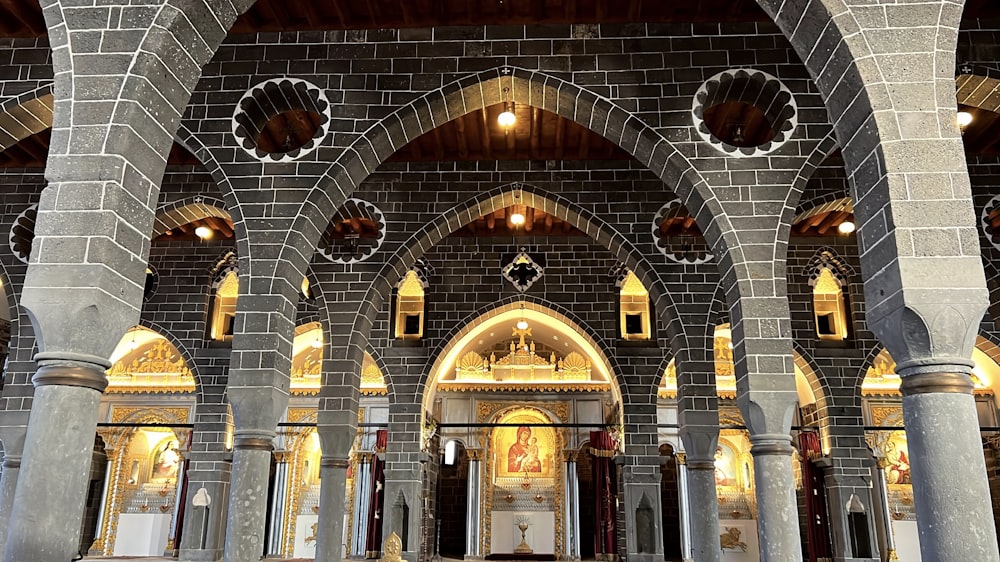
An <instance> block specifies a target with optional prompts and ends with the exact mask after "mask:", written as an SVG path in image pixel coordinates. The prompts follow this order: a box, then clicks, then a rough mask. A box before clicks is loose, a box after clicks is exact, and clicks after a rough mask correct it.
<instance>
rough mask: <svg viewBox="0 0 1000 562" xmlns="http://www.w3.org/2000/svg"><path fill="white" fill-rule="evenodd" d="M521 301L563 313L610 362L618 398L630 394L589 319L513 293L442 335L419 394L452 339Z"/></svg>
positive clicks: (423, 392)
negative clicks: (586, 319)
mask: <svg viewBox="0 0 1000 562" xmlns="http://www.w3.org/2000/svg"><path fill="white" fill-rule="evenodd" d="M522 303H523V304H524V306H525V309H528V310H537V311H543V310H544V311H545V312H547V313H552V312H554V313H556V314H558V315H559V316H561V318H558V319H559V320H560V321H562V322H564V323H567V324H569V325H570V326H571V327H573V328H576V329H578V330H579V332H580V333H581V334H582V335H583V336H584V338H585V339H586V340H587V343H588V345H590V346H591V347H593V348H594V350H595V351H597V352H598V353H599V354H601V356H602V359H603V360H604V361H605V363H606V364H607V367H608V369H609V371H610V372H611V373H612V374H613V375H614V377H615V379H614V384H616V385H617V387H618V389H619V392H617V393H616V394H618V398H620V399H622V400H625V396H627V395H628V394H630V393H629V392H628V385H627V382H626V379H625V378H624V377H622V375H621V372H622V369H621V366H620V365H619V364H618V361H617V360H616V359H615V355H614V353H612V352H611V346H610V345H608V343H607V341H605V340H604V338H602V337H601V335H600V334H598V333H596V332H595V331H594V330H593V329H591V328H590V327H589V326H588V325H587V323H586V322H585V321H584V320H583V319H581V318H580V317H579V316H577V315H576V314H574V313H573V311H571V310H568V309H566V308H565V307H563V306H561V305H559V304H557V303H553V302H551V301H549V300H547V299H543V298H539V297H535V296H532V295H517V296H514V295H511V296H508V297H504V298H503V299H500V300H499V301H497V302H495V303H492V304H489V305H486V306H483V307H481V308H479V309H478V310H476V311H475V312H473V313H472V314H470V315H468V316H467V317H466V318H465V319H463V320H462V321H460V322H458V323H456V325H455V326H454V327H453V328H452V329H451V330H449V331H448V333H447V334H445V335H444V336H442V337H441V342H440V343H439V344H438V347H437V348H435V349H434V351H432V352H431V353H430V354H429V355H428V364H427V368H426V369H424V373H423V374H422V375H421V377H420V382H419V383H417V389H416V395H417V396H420V397H421V398H422V399H426V397H427V396H428V394H427V393H428V391H429V390H430V386H431V385H432V384H433V382H434V381H432V380H431V379H430V377H431V375H433V374H434V373H436V372H437V371H438V363H440V361H441V358H442V357H443V356H444V354H445V353H446V351H447V350H448V349H450V348H451V347H452V342H454V341H455V340H456V339H457V338H460V337H462V336H464V335H466V334H468V333H469V332H471V331H473V330H475V329H476V328H477V327H478V326H480V325H482V324H483V322H485V321H487V320H489V319H491V318H493V317H495V316H497V315H499V314H502V313H504V312H509V311H511V310H517V309H518V308H519V307H520V305H521V304H522ZM389 378H390V376H389V375H386V379H387V384H388V379H389Z"/></svg>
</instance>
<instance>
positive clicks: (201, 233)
mask: <svg viewBox="0 0 1000 562" xmlns="http://www.w3.org/2000/svg"><path fill="white" fill-rule="evenodd" d="M194 234H195V236H197V237H198V238H201V239H202V240H208V239H209V238H211V237H212V229H211V228H208V227H207V226H199V227H198V228H196V229H194Z"/></svg>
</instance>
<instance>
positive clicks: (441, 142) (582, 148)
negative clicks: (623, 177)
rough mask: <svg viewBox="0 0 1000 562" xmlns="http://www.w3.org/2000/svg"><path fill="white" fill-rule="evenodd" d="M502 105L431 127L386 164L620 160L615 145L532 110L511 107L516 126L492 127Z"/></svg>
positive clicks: (622, 156)
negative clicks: (457, 161) (471, 161)
mask: <svg viewBox="0 0 1000 562" xmlns="http://www.w3.org/2000/svg"><path fill="white" fill-rule="evenodd" d="M502 111H503V104H497V105H492V106H489V107H486V108H483V109H480V110H479V111H473V112H472V113H467V114H465V115H463V116H461V117H458V118H457V119H453V120H451V121H449V122H447V123H445V124H443V125H441V126H440V127H437V128H435V129H433V130H431V131H429V132H427V133H424V134H423V135H421V136H420V137H418V138H416V139H414V140H413V141H411V142H410V143H409V144H407V145H406V146H404V147H403V148H401V149H400V150H399V151H397V152H396V153H395V154H394V155H393V156H392V157H391V158H390V159H389V160H390V161H392V162H419V161H455V160H622V159H627V158H630V156H629V155H628V153H626V152H625V151H624V150H622V149H621V148H619V147H618V145H616V144H614V143H612V142H611V141H609V140H607V139H605V138H604V137H602V136H600V135H598V134H596V133H594V132H592V131H591V130H590V129H587V128H586V127H583V126H581V125H578V124H576V123H575V122H574V121H570V120H569V119H564V118H563V117H560V116H558V115H556V114H555V113H550V112H548V111H544V110H542V109H539V108H536V107H529V106H526V105H515V106H514V114H515V115H516V116H517V121H516V122H515V123H514V126H513V127H510V128H509V129H504V128H503V127H501V126H500V124H499V123H498V122H497V118H498V117H499V115H500V113H501V112H502Z"/></svg>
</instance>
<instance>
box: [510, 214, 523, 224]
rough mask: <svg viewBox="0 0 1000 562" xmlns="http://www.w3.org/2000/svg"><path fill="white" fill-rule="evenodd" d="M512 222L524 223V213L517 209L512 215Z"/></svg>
mask: <svg viewBox="0 0 1000 562" xmlns="http://www.w3.org/2000/svg"><path fill="white" fill-rule="evenodd" d="M510 222H511V224H513V225H514V226H521V225H522V224H524V214H523V213H520V212H516V211H515V212H514V213H512V214H511V215H510Z"/></svg>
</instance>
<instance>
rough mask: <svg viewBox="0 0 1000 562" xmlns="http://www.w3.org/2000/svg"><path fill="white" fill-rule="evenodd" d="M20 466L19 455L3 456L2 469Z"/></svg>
mask: <svg viewBox="0 0 1000 562" xmlns="http://www.w3.org/2000/svg"><path fill="white" fill-rule="evenodd" d="M20 466H21V456H20V455H4V456H3V467H4V468H19V467H20Z"/></svg>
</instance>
